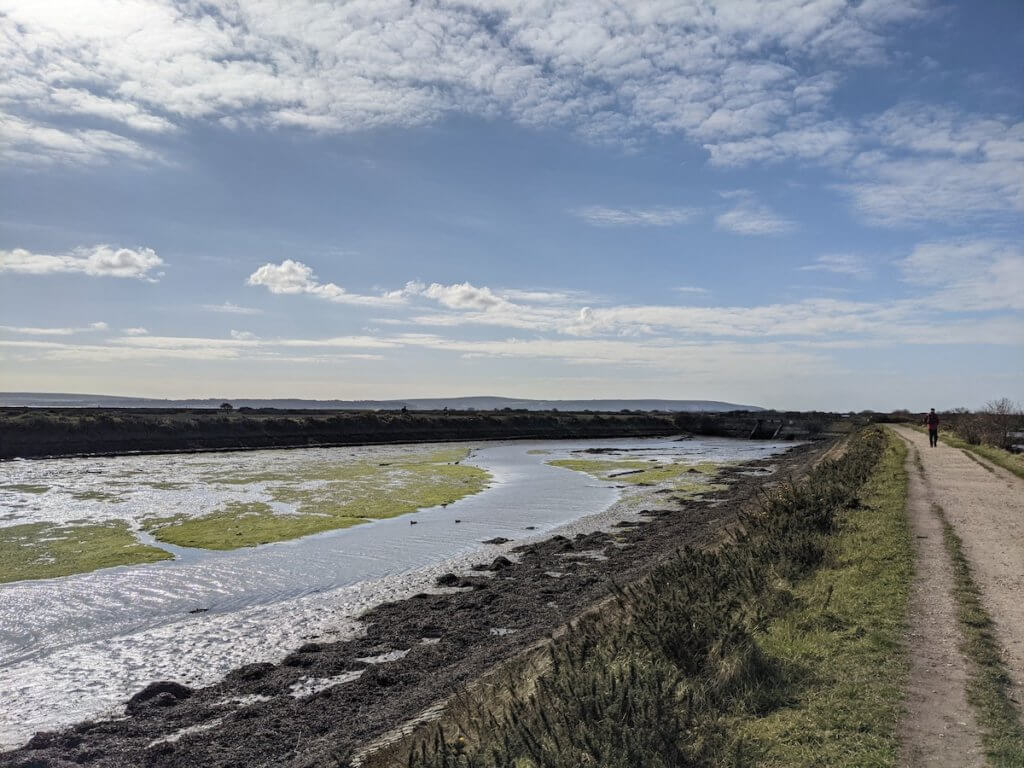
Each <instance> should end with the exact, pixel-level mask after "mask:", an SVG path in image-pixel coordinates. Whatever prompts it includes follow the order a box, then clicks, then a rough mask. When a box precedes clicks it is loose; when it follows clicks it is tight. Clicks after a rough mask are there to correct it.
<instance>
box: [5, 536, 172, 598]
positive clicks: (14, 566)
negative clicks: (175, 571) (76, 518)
mask: <svg viewBox="0 0 1024 768" xmlns="http://www.w3.org/2000/svg"><path fill="white" fill-rule="evenodd" d="M171 557H172V555H171V554H170V553H168V552H165V551H164V550H162V549H157V548H156V547H149V546H146V545H144V544H141V543H139V541H138V539H136V538H135V536H134V534H133V533H132V532H131V530H130V529H129V528H128V525H127V523H125V522H123V521H120V520H118V521H114V522H109V523H102V524H86V525H57V524H54V523H23V524H21V525H12V526H8V527H5V528H0V583H6V582H10V581H20V580H22V579H52V578H56V577H58V576H69V575H71V574H73V573H87V572H88V571H95V570H97V569H99V568H110V567H111V566H115V565H135V564H137V563H153V562H156V561H158V560H168V559H171Z"/></svg>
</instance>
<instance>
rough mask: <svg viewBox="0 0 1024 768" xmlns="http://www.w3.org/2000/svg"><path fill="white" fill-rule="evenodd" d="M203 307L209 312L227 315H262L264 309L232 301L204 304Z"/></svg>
mask: <svg viewBox="0 0 1024 768" xmlns="http://www.w3.org/2000/svg"><path fill="white" fill-rule="evenodd" d="M203 309H204V310H205V311H207V312H220V313H223V314H226V315H262V314H263V310H262V309H254V308H252V307H240V306H238V305H237V304H232V303H231V302H230V301H225V302H224V303H223V304H204V305H203Z"/></svg>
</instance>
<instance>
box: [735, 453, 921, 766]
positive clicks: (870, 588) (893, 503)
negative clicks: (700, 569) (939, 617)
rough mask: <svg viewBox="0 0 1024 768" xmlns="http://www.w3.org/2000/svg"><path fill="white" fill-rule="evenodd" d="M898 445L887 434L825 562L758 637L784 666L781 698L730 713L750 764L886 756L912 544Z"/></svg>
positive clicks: (861, 762)
mask: <svg viewBox="0 0 1024 768" xmlns="http://www.w3.org/2000/svg"><path fill="white" fill-rule="evenodd" d="M905 457H906V448H905V447H904V445H903V444H902V442H901V441H899V440H898V439H897V438H896V437H895V436H894V435H889V437H888V443H887V445H886V448H885V452H884V453H883V455H882V459H881V461H880V463H879V465H878V467H877V469H876V471H875V472H874V475H873V476H872V478H871V479H870V480H869V481H868V483H867V485H866V486H865V488H864V490H863V493H862V499H863V502H862V504H861V505H860V506H859V508H855V509H852V510H850V511H848V512H847V513H846V514H844V515H843V516H841V518H840V528H839V534H838V536H837V537H835V539H834V540H833V542H832V546H831V547H830V549H831V552H830V556H829V557H828V561H830V562H828V565H826V566H825V567H823V568H820V569H819V570H817V571H815V572H814V573H813V574H812V575H811V576H810V577H808V578H807V579H805V580H803V581H801V582H799V583H798V584H797V585H796V587H795V589H794V590H793V592H794V595H795V598H796V603H795V604H796V606H797V607H796V609H795V610H793V611H791V612H790V613H788V614H786V615H785V616H783V617H782V618H780V619H778V620H776V621H774V622H772V623H771V624H770V625H769V626H768V628H767V630H766V631H765V632H764V633H763V635H761V636H760V637H759V638H758V640H759V643H760V646H761V649H762V651H763V652H764V654H765V656H766V657H767V659H769V660H773V661H774V662H776V663H778V664H779V666H780V667H781V668H783V669H787V670H790V673H789V677H788V679H787V680H784V681H783V688H788V692H789V696H790V697H791V700H790V702H789V703H788V704H787V705H786V706H783V707H781V708H779V709H777V710H775V711H774V712H771V713H770V714H768V715H767V716H764V717H743V718H740V719H739V720H738V721H737V722H736V723H735V729H734V733H735V735H736V739H737V742H738V743H742V744H743V745H744V748H745V750H746V751H747V752H748V753H749V754H752V756H753V757H754V762H755V764H757V765H759V766H766V767H767V766H780V767H781V766H850V767H851V768H853V766H858V767H859V766H891V765H895V764H896V762H897V759H898V754H899V743H898V738H897V733H896V722H897V718H898V716H899V711H900V706H901V702H902V699H903V690H904V685H905V682H906V679H907V661H906V653H905V651H904V649H903V647H902V645H901V643H902V636H903V631H904V617H905V615H906V609H907V601H908V591H909V584H910V580H911V576H912V572H913V549H912V546H911V540H910V534H909V531H908V527H907V520H906V498H907V478H906V473H905V471H904V463H903V462H904V459H905Z"/></svg>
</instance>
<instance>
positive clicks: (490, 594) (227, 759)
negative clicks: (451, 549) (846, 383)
mask: <svg viewBox="0 0 1024 768" xmlns="http://www.w3.org/2000/svg"><path fill="white" fill-rule="evenodd" d="M827 447H828V446H827V444H819V445H818V446H813V445H803V446H797V447H795V448H794V449H792V450H790V451H789V452H788V453H786V454H784V455H781V456H773V457H771V458H768V459H764V460H760V461H755V462H750V463H747V464H743V465H737V466H732V467H728V468H726V469H725V470H723V472H722V475H721V477H723V478H724V479H726V480H728V481H729V485H728V487H727V488H725V489H723V490H719V491H715V492H713V493H711V494H708V496H707V497H705V498H704V499H682V500H674V499H672V498H671V497H670V496H668V495H666V496H664V497H659V501H660V502H661V503H659V504H658V505H656V507H657V508H652V509H650V510H648V511H647V513H645V514H644V515H643V516H642V517H641V518H640V519H639V520H629V521H624V523H622V524H620V525H618V526H617V527H615V528H613V530H612V531H611V532H594V533H589V534H579V535H577V536H575V537H573V538H567V537H565V536H553V537H551V538H549V539H547V540H544V541H541V542H539V543H532V544H527V545H524V546H522V547H519V548H516V549H513V550H512V551H511V552H510V553H509V557H504V556H500V557H497V558H495V559H494V560H493V561H491V562H489V563H484V564H483V567H482V569H481V570H473V569H468V570H467V571H466V572H464V573H452V574H446V575H444V576H442V577H440V579H439V580H438V582H439V587H438V589H437V590H433V591H431V592H430V593H421V594H418V595H415V596H414V597H412V598H410V599H408V600H404V601H400V602H393V603H385V604H383V605H380V606H378V607H377V608H375V609H373V610H371V611H370V612H368V613H367V614H365V615H364V616H363V617H362V618H363V622H364V624H365V628H366V629H365V633H364V634H362V635H360V636H358V637H356V638H353V639H350V640H346V641H342V642H317V641H318V640H319V638H317V637H311V638H308V640H309V642H307V643H306V644H304V645H302V646H301V647H299V648H297V649H296V650H294V651H293V652H291V653H290V654H288V655H287V656H286V657H285V658H284V659H283V660H282V661H281V663H279V664H271V663H256V664H249V665H246V666H243V667H240V668H238V669H235V670H234V671H232V672H231V673H230V674H229V675H228V676H227V677H226V678H225V679H224V680H222V681H221V682H219V683H217V684H215V685H211V686H208V687H205V688H201V689H190V688H187V687H185V686H181V685H179V684H176V683H173V682H170V681H157V682H155V683H154V684H152V685H150V686H148V687H146V688H144V689H143V690H142V691H140V692H138V693H136V694H135V695H134V696H133V697H132V698H131V699H130V700H129V701H128V702H127V703H126V712H125V716H124V717H122V718H120V719H110V720H102V721H89V722H83V723H80V724H78V725H77V726H74V727H72V728H69V729H66V730H63V731H60V732H44V733H37V734H36V735H35V736H34V737H33V738H32V739H31V740H30V741H29V743H28V744H27V745H25V746H23V747H22V748H20V749H17V750H13V751H10V752H6V753H2V754H0V766H17V767H18V768H43V767H47V768H49V767H51V766H52V767H53V768H70V766H81V765H91V766H110V767H111V768H122V767H123V768H129V767H130V768H137V767H138V766H152V767H153V768H185V767H186V766H188V767H189V768H191V767H193V766H213V767H224V768H227V766H241V765H244V766H247V768H257V767H258V766H271V765H273V766H290V767H291V768H312V766H334V765H344V764H345V762H344V760H345V756H346V755H347V754H349V753H350V752H351V751H354V750H356V749H358V748H359V747H360V746H362V745H365V744H368V743H370V742H372V741H373V740H374V739H376V738H378V737H379V736H381V735H382V734H384V733H386V732H388V731H390V730H392V729H393V728H395V727H396V726H398V725H400V724H401V723H403V722H406V721H408V720H410V719H412V718H413V717H415V716H416V715H417V714H419V713H420V712H421V711H423V710H424V709H426V708H428V707H429V706H430V705H431V704H433V703H434V702H436V701H438V700H439V699H442V698H445V697H447V696H450V695H452V694H453V693H455V692H457V691H458V690H459V689H460V688H462V687H464V686H465V685H466V684H468V683H470V682H471V681H473V680H474V679H476V678H478V677H480V676H481V675H482V674H484V673H485V672H486V671H487V670H489V669H491V668H493V667H494V666H495V665H496V664H499V663H501V662H502V661H504V660H507V659H509V658H511V657H512V656H514V655H515V654H517V653H519V652H521V651H522V650H523V649H525V648H527V647H529V646H531V645H533V644H535V643H537V642H538V641H540V640H543V639H544V638H545V637H546V636H547V635H549V634H550V633H551V632H553V631H554V630H556V629H557V628H558V627H560V626H561V625H563V624H565V623H566V622H567V621H568V620H570V619H571V618H573V617H574V616H576V615H578V614H579V613H581V612H582V611H584V610H585V609H586V608H587V607H588V606H590V605H592V604H594V603H595V602H597V601H599V600H601V599H603V598H605V597H606V596H607V595H608V594H609V593H610V585H611V583H612V581H613V580H614V581H615V582H617V583H620V584H621V583H624V582H628V581H631V580H634V579H637V578H639V577H641V576H642V575H643V574H644V573H645V572H646V571H647V570H649V569H650V568H651V567H652V566H653V565H654V564H655V563H657V562H658V561H660V560H661V559H663V558H665V557H668V556H671V555H672V554H673V553H674V552H675V551H676V550H677V549H679V548H681V547H683V546H684V545H691V546H704V545H709V544H711V543H714V542H715V541H717V540H718V539H719V537H720V536H721V534H722V532H723V529H724V528H725V527H726V526H728V524H729V523H730V522H732V521H734V520H735V518H736V515H737V514H738V513H739V512H740V510H742V509H743V508H744V507H745V506H746V505H749V504H753V503H756V493H757V490H758V488H760V487H761V486H762V485H763V484H764V483H765V482H766V481H769V482H771V481H773V480H774V479H777V478H784V477H786V476H789V475H799V474H802V472H803V471H804V470H805V468H806V467H807V466H808V465H809V464H810V463H811V462H812V461H813V460H814V459H815V458H816V457H817V456H818V455H819V454H820V453H821V451H822V450H824V449H825V448H827ZM768 466H773V467H777V471H776V472H773V473H771V476H769V477H766V476H765V473H762V472H752V470H754V469H758V468H764V467H768ZM403 652H404V653H403Z"/></svg>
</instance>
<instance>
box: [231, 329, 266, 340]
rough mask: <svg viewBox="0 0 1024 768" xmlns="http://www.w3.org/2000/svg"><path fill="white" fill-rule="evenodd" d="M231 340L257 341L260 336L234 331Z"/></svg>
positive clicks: (250, 332) (248, 332)
mask: <svg viewBox="0 0 1024 768" xmlns="http://www.w3.org/2000/svg"><path fill="white" fill-rule="evenodd" d="M231 338H232V339H236V340H237V341H255V340H256V339H258V338H259V336H257V335H256V334H255V333H253V332H252V331H236V330H234V329H232V331H231Z"/></svg>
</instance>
